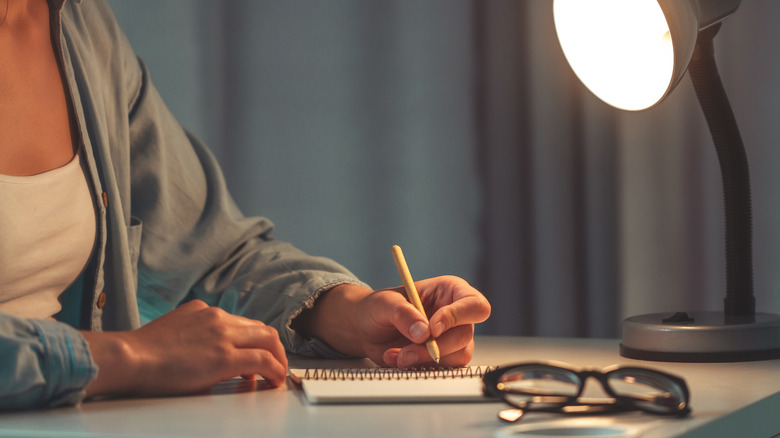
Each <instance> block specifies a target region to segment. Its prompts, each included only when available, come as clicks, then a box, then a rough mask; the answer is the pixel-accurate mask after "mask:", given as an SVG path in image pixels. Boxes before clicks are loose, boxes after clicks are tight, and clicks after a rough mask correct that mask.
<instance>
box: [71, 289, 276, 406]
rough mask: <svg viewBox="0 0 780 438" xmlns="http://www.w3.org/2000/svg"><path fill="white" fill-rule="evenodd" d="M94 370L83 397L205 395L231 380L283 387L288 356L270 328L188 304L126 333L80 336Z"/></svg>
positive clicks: (196, 304)
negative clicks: (258, 377)
mask: <svg viewBox="0 0 780 438" xmlns="http://www.w3.org/2000/svg"><path fill="white" fill-rule="evenodd" d="M82 334H83V335H84V337H85V338H86V339H87V342H89V347H90V351H91V353H92V357H93V359H94V360H95V362H96V363H97V364H98V366H99V368H100V369H99V371H98V376H97V378H96V379H95V380H94V381H93V382H91V383H90V385H89V386H87V388H86V391H87V396H88V397H89V396H95V395H102V394H137V395H164V394H180V393H188V392H196V391H200V390H205V389H207V388H209V387H211V386H212V385H215V384H217V383H219V382H220V381H222V380H225V379H229V378H231V377H235V376H239V375H242V376H251V375H254V374H259V375H261V376H263V377H264V378H265V379H266V381H268V382H269V383H270V384H271V385H273V386H279V385H281V384H282V383H284V380H285V378H286V374H287V356H286V355H285V352H284V348H283V347H282V344H281V341H280V340H279V335H278V333H277V332H276V330H275V329H274V328H273V327H269V326H267V325H265V324H263V323H262V322H259V321H254V320H251V319H248V318H244V317H241V316H236V315H231V314H229V313H227V312H225V311H223V310H222V309H219V308H217V307H209V306H208V305H207V304H206V303H204V302H202V301H191V302H188V303H185V304H183V305H181V306H180V307H178V308H177V309H175V310H173V311H171V312H170V313H168V314H166V315H163V316H161V317H160V318H158V319H155V320H154V321H151V322H150V323H148V324H146V325H145V326H143V327H141V328H139V329H137V330H133V331H130V332H103V333H97V332H96V333H93V332H82Z"/></svg>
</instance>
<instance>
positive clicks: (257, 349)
mask: <svg viewBox="0 0 780 438" xmlns="http://www.w3.org/2000/svg"><path fill="white" fill-rule="evenodd" d="M193 307H202V306H200V305H198V306H193ZM197 312H198V313H201V314H202V315H201V316H202V319H204V320H205V321H204V324H205V326H206V328H208V329H209V332H210V334H211V335H212V336H213V338H212V339H209V337H208V336H204V338H203V340H204V341H206V342H208V341H209V340H211V341H212V342H213V343H214V344H215V345H222V346H221V347H220V349H221V351H222V352H223V356H224V357H223V358H222V360H223V361H224V363H225V366H226V367H227V368H228V369H229V370H230V371H229V374H230V377H232V376H235V375H251V374H260V375H261V376H263V377H264V378H265V379H266V380H268V381H269V382H270V383H272V384H274V385H275V386H278V385H279V384H281V383H283V382H284V379H285V377H286V374H287V355H286V353H285V351H284V347H283V346H282V343H281V341H280V339H279V334H278V333H277V331H276V329H274V328H273V327H270V326H267V325H265V324H263V323H262V322H260V321H255V320H252V319H249V318H245V317H242V316H238V315H232V314H229V313H227V312H225V311H223V310H221V309H219V308H216V307H206V308H201V309H200V310H198V311H197Z"/></svg>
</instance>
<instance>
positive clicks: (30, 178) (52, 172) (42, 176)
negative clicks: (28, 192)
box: [0, 152, 81, 184]
mask: <svg viewBox="0 0 780 438" xmlns="http://www.w3.org/2000/svg"><path fill="white" fill-rule="evenodd" d="M80 161H81V160H80V158H79V153H78V152H77V153H75V154H73V157H72V158H71V159H70V161H68V162H67V163H65V164H63V165H62V166H59V167H55V168H54V169H49V170H46V171H43V172H41V173H35V174H32V175H6V174H3V173H0V182H7V183H15V184H28V183H33V182H37V181H42V180H46V179H49V178H54V177H56V176H58V175H60V174H63V173H66V172H68V171H70V170H71V169H72V168H74V167H79V163H80Z"/></svg>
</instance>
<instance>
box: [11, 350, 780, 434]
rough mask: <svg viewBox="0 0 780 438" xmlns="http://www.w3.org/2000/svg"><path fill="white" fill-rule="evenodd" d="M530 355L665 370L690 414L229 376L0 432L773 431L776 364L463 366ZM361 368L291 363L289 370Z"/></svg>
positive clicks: (609, 359) (27, 415)
mask: <svg viewBox="0 0 780 438" xmlns="http://www.w3.org/2000/svg"><path fill="white" fill-rule="evenodd" d="M530 360H558V361H563V362H568V363H571V364H574V365H578V366H594V367H603V366H607V365H611V364H613V363H633V364H640V365H645V366H651V367H657V368H660V369H663V370H667V371H669V372H672V373H675V374H678V375H681V376H683V377H685V379H686V380H687V382H688V385H689V387H690V389H691V395H692V400H691V406H692V408H693V413H692V414H691V416H690V417H687V418H685V419H669V418H665V417H656V416H652V415H647V414H624V415H620V416H617V417H612V418H609V417H561V416H558V415H553V414H544V413H533V414H528V415H527V417H526V418H524V419H523V420H522V422H521V423H520V424H519V425H517V426H506V425H504V424H502V423H500V422H499V421H498V420H497V418H496V413H497V412H498V410H499V409H501V408H503V405H502V404H500V403H468V404H418V405H337V406H311V405H306V404H304V403H302V402H301V399H300V397H299V394H298V393H297V392H296V391H290V390H287V389H285V388H277V389H271V390H268V389H265V390H264V389H262V387H261V388H257V389H255V390H251V387H250V385H251V384H250V382H242V381H238V380H236V381H231V382H225V383H223V384H220V385H218V386H216V387H215V388H214V390H213V391H212V393H210V394H204V395H193V396H187V397H168V398H151V399H123V400H108V401H99V402H88V403H84V404H83V405H81V406H79V407H73V408H61V409H53V410H48V411H38V412H21V413H4V414H0V437H8V436H13V437H53V436H56V437H96V436H106V435H118V436H132V437H181V436H187V437H249V436H251V437H339V438H341V437H372V438H382V437H392V438H398V437H425V438H435V437H446V438H453V437H502V436H529V435H522V434H520V435H517V434H516V433H517V432H519V429H518V428H527V429H542V430H543V429H548V432H549V429H550V428H553V427H555V428H559V429H560V428H566V427H570V428H577V427H579V428H581V427H585V426H594V427H602V428H603V427H611V428H613V429H615V428H618V429H620V428H623V429H625V430H627V431H629V432H632V431H633V432H636V433H635V434H634V436H638V435H639V434H641V436H643V437H669V436H685V437H719V436H724V437H731V436H750V437H770V436H772V435H774V434H777V433H780V393H779V392H778V391H780V360H774V361H763V362H745V363H727V364H671V363H661V362H642V361H634V360H629V359H625V358H622V357H620V356H619V355H618V342H617V341H616V340H594V339H550V338H501V337H482V338H479V339H478V340H477V349H476V351H475V355H474V361H473V362H472V363H473V364H475V365H498V364H508V363H512V362H521V361H530ZM362 364H364V362H362V361H338V362H328V361H322V360H311V359H300V358H292V359H291V366H292V367H314V366H318V365H319V366H323V365H332V366H361V365H362ZM261 386H262V385H261ZM241 390H245V391H243V392H242V391H241ZM247 390H248V391H247ZM513 428H514V429H513ZM570 431H571V430H570ZM591 432H592V431H591ZM633 432H632V433H633ZM546 436H550V435H549V433H548V435H546ZM590 436H594V435H593V434H591V435H590ZM610 436H618V435H610ZM629 436H630V435H629Z"/></svg>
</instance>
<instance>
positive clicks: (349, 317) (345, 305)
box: [293, 283, 373, 357]
mask: <svg viewBox="0 0 780 438" xmlns="http://www.w3.org/2000/svg"><path fill="white" fill-rule="evenodd" d="M371 293H373V291H372V290H371V289H368V288H365V287H362V286H358V285H354V284H347V283H345V284H340V285H338V286H336V287H334V288H332V289H330V290H328V291H325V292H323V293H322V294H320V296H319V297H318V298H317V301H316V302H315V303H314V306H313V307H312V308H311V309H307V310H305V311H303V312H302V313H301V314H300V315H299V316H298V317H297V318H295V320H294V321H293V329H295V330H296V331H297V332H298V333H300V334H301V335H303V336H307V337H314V338H317V339H319V340H321V341H323V342H325V343H327V344H328V345H329V346H331V347H332V348H334V349H336V350H338V351H340V352H341V353H344V354H347V355H350V356H359V357H365V356H366V353H365V351H364V349H363V343H362V342H360V333H359V331H358V325H357V321H356V316H357V314H358V307H359V305H360V303H361V301H362V300H363V299H364V298H365V297H366V296H368V295H370V294H371Z"/></svg>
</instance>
